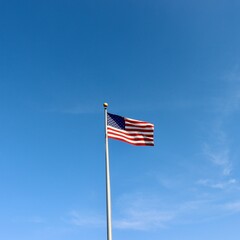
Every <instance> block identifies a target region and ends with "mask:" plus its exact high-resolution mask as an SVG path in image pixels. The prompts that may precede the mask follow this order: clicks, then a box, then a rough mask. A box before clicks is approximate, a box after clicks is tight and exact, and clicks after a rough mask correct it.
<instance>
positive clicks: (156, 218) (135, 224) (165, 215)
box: [114, 207, 175, 230]
mask: <svg viewBox="0 0 240 240" xmlns="http://www.w3.org/2000/svg"><path fill="white" fill-rule="evenodd" d="M174 218H175V214H174V212H168V211H164V210H162V211H160V210H158V209H154V207H152V208H151V207H150V209H148V210H147V209H145V210H141V209H128V210H127V211H126V212H125V216H124V217H123V218H121V219H119V220H116V221H114V227H115V228H120V229H134V230H149V229H152V228H165V227H166V224H167V223H168V222H170V221H171V220H172V219H174Z"/></svg>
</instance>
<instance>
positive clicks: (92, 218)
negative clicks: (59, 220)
mask: <svg viewBox="0 0 240 240" xmlns="http://www.w3.org/2000/svg"><path fill="white" fill-rule="evenodd" d="M69 216H70V220H69V222H70V223H71V224H73V225H76V226H84V227H102V226H104V224H105V222H104V218H103V217H102V216H100V215H97V214H90V213H88V214H83V213H80V212H78V211H75V210H74V211H71V212H70V213H69Z"/></svg>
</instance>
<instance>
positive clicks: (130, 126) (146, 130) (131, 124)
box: [107, 113, 154, 146]
mask: <svg viewBox="0 0 240 240" xmlns="http://www.w3.org/2000/svg"><path fill="white" fill-rule="evenodd" d="M153 130H154V125H153V124H152V123H149V122H144V121H139V120H135V119H131V118H125V117H122V116H118V115H115V114H111V113H108V115H107V135H108V137H109V138H113V139H116V140H120V141H123V142H127V143H130V144H133V145H136V146H154V141H153Z"/></svg>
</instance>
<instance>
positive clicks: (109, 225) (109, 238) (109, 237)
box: [103, 103, 112, 240]
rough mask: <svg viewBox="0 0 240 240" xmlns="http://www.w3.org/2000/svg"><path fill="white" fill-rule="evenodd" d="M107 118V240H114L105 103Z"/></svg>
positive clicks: (106, 137)
mask: <svg viewBox="0 0 240 240" xmlns="http://www.w3.org/2000/svg"><path fill="white" fill-rule="evenodd" d="M103 107H104V116H105V146H106V150H105V156H106V204H107V240H112V210H111V188H110V167H109V153H108V135H107V107H108V104H107V103H104V104H103Z"/></svg>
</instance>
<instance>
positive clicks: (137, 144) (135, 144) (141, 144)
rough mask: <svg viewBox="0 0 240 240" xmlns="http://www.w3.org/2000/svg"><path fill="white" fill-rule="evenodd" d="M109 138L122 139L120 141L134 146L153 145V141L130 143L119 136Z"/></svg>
mask: <svg viewBox="0 0 240 240" xmlns="http://www.w3.org/2000/svg"><path fill="white" fill-rule="evenodd" d="M109 138H112V139H116V140H119V141H122V142H126V143H130V144H132V145H134V146H154V143H135V142H134V143H132V142H129V141H127V140H124V139H121V138H118V137H110V136H109Z"/></svg>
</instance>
